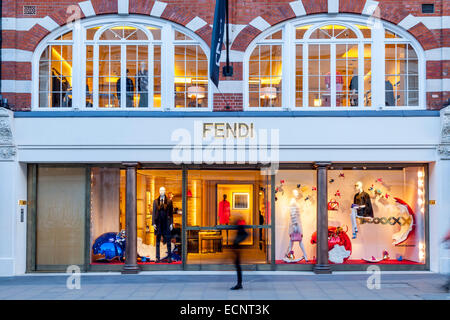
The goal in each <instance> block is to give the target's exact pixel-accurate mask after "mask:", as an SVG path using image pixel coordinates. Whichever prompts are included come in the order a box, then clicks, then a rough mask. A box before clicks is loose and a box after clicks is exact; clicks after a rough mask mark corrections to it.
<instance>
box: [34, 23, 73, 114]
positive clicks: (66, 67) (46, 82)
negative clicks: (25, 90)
mask: <svg viewBox="0 0 450 320" xmlns="http://www.w3.org/2000/svg"><path fill="white" fill-rule="evenodd" d="M71 40H72V32H69V33H66V34H64V35H62V36H60V37H59V38H58V39H57V40H55V41H52V44H50V45H48V46H47V47H46V48H45V50H44V52H43V53H42V54H41V57H40V59H39V106H40V107H41V108H70V107H72V41H71Z"/></svg>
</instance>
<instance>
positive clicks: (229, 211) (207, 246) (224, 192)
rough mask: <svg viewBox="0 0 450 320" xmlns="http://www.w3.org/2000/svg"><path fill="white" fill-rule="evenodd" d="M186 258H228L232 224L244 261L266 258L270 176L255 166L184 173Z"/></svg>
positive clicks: (209, 260) (227, 261)
mask: <svg viewBox="0 0 450 320" xmlns="http://www.w3.org/2000/svg"><path fill="white" fill-rule="evenodd" d="M186 192H187V197H186V198H187V213H186V242H187V243H186V248H187V264H231V263H232V261H233V260H232V259H233V248H232V246H233V241H234V239H235V237H236V233H237V231H236V230H235V229H236V227H235V226H236V225H237V224H238V223H240V224H244V225H245V228H246V231H247V233H248V237H247V238H246V239H245V240H244V241H243V242H242V243H241V250H242V251H241V256H242V262H243V263H244V264H266V263H269V260H270V254H269V249H270V248H269V246H270V197H271V195H270V192H271V188H270V176H266V175H261V172H260V171H258V170H189V171H188V174H187V191H186Z"/></svg>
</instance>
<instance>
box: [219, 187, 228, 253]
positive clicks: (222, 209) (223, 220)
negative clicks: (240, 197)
mask: <svg viewBox="0 0 450 320" xmlns="http://www.w3.org/2000/svg"><path fill="white" fill-rule="evenodd" d="M228 223H230V202H229V201H228V200H227V195H226V194H224V195H223V200H222V201H220V202H219V224H228ZM226 233H227V242H226V244H227V245H228V229H227V232H226Z"/></svg>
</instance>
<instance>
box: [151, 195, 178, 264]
mask: <svg viewBox="0 0 450 320" xmlns="http://www.w3.org/2000/svg"><path fill="white" fill-rule="evenodd" d="M153 228H154V229H155V235H156V262H160V258H159V257H160V255H159V246H160V242H161V236H162V237H163V242H165V243H167V252H168V253H169V257H168V259H167V262H169V263H171V262H172V259H171V257H170V252H171V248H170V247H171V241H170V240H171V239H170V236H171V233H170V232H171V231H172V229H173V204H172V200H170V199H169V197H167V196H166V188H164V187H161V188H159V197H158V198H157V199H155V200H154V201H153Z"/></svg>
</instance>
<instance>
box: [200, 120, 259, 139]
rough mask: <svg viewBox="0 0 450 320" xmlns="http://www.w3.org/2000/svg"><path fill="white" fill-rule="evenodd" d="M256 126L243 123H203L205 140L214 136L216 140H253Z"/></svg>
mask: <svg viewBox="0 0 450 320" xmlns="http://www.w3.org/2000/svg"><path fill="white" fill-rule="evenodd" d="M254 134H255V133H254V124H253V123H243V122H239V123H237V122H234V123H228V122H215V123H210V122H209V123H206V122H205V123H203V139H205V138H207V137H208V136H209V135H212V136H213V137H214V138H225V139H228V138H235V139H238V138H239V139H242V138H253V137H254Z"/></svg>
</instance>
